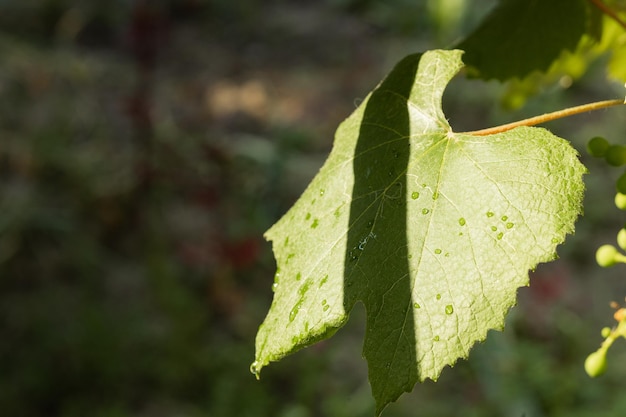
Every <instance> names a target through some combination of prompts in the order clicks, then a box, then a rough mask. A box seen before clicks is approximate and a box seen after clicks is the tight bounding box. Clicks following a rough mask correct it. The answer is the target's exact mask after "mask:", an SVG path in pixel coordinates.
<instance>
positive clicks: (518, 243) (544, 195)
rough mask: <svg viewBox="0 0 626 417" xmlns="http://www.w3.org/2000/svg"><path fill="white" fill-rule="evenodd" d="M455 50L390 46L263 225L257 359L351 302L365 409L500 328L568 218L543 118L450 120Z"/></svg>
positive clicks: (312, 337)
mask: <svg viewBox="0 0 626 417" xmlns="http://www.w3.org/2000/svg"><path fill="white" fill-rule="evenodd" d="M461 54H462V52H461V51H429V52H426V53H425V54H423V55H410V56H408V57H406V58H405V59H404V60H402V61H401V62H400V63H399V64H398V65H397V66H396V67H395V68H394V69H393V70H392V72H391V73H390V74H389V75H388V76H387V78H386V79H385V80H384V81H383V82H382V83H381V84H380V85H379V86H378V87H377V88H376V89H374V91H373V92H372V93H370V95H369V96H368V97H367V98H366V100H365V101H364V102H363V103H362V104H361V105H360V106H359V108H358V109H356V110H355V112H354V113H353V114H352V115H351V116H350V117H349V118H348V119H347V120H345V121H344V122H343V123H342V124H341V125H340V127H339V128H338V130H337V133H336V137H335V143H334V147H333V150H332V152H331V154H330V156H329V157H328V159H327V161H326V162H325V164H324V166H323V167H322V168H321V170H320V172H319V173H318V174H317V176H316V177H315V178H314V179H313V180H312V182H311V184H310V185H309V186H308V188H307V189H306V191H305V192H304V193H303V194H302V196H301V197H300V199H299V200H298V201H297V202H296V203H295V204H294V206H293V207H292V208H291V209H290V210H289V211H288V212H287V214H286V215H285V216H284V217H283V218H282V219H280V220H279V221H278V222H277V223H276V224H275V225H274V226H273V227H272V228H270V229H269V230H268V231H267V233H266V237H267V238H268V239H269V240H271V241H272V244H273V250H274V254H275V256H276V260H277V265H278V270H277V272H276V277H275V282H274V284H273V288H274V291H275V293H274V300H273V303H272V305H271V307H270V310H269V313H268V315H267V317H266V318H265V320H264V322H263V323H262V324H261V326H260V328H259V331H258V334H257V338H256V358H255V359H256V360H255V362H254V363H253V364H252V366H251V370H252V372H253V373H255V374H257V376H258V375H259V372H260V371H261V368H263V367H264V366H265V365H267V364H268V363H269V362H271V361H276V360H278V359H280V358H282V357H284V356H285V355H287V354H290V353H292V352H294V351H296V350H298V349H300V348H302V347H305V346H308V345H310V344H311V343H313V342H315V341H317V340H320V339H323V338H327V337H329V336H330V335H332V334H333V333H334V332H335V331H336V330H337V329H338V328H339V327H341V326H342V325H343V324H344V323H345V322H346V320H347V319H348V315H349V313H350V310H351V309H352V307H353V306H354V304H355V303H356V302H357V301H359V300H360V301H362V302H363V303H364V305H365V308H366V320H367V324H366V333H365V341H364V349H363V353H364V356H365V358H366V360H367V362H368V368H369V379H370V383H371V386H372V392H373V395H374V397H375V399H376V405H377V413H380V412H381V411H382V409H383V408H384V407H385V405H386V404H388V403H389V402H391V401H394V400H396V399H397V398H398V396H399V395H400V394H401V393H402V392H404V391H410V390H411V389H412V388H413V386H414V385H415V383H416V382H418V381H422V380H424V379H426V378H431V379H437V377H438V376H439V374H440V373H441V370H442V368H443V367H445V366H446V365H452V364H453V363H454V362H455V361H456V360H457V359H458V358H465V357H467V356H468V354H469V351H470V349H471V347H472V345H474V343H476V342H477V341H481V340H484V339H485V337H486V335H487V332H488V331H489V330H490V329H501V328H502V327H503V325H504V317H505V315H506V313H507V312H508V310H509V309H510V308H511V307H512V306H513V305H514V303H515V297H516V291H517V288H518V287H520V286H524V285H527V283H528V270H529V269H532V268H534V267H535V266H536V265H537V263H539V262H544V261H549V260H551V259H553V258H554V256H555V249H556V246H557V244H558V243H560V242H562V241H563V240H564V238H565V235H566V234H567V233H568V232H571V231H572V230H573V225H574V222H575V219H576V218H577V216H578V213H579V210H580V203H581V198H582V193H583V184H582V174H583V172H584V167H583V166H582V165H581V164H580V162H579V161H578V159H577V153H576V151H575V150H574V149H573V148H572V147H571V146H570V145H569V144H568V143H567V142H566V141H564V140H562V139H560V138H558V137H556V136H554V135H552V134H551V133H549V132H548V131H546V130H545V129H541V128H530V127H522V128H516V129H514V130H511V131H508V132H506V133H500V134H495V135H490V136H474V135H471V134H459V133H455V132H453V131H452V130H451V128H450V126H449V124H448V122H447V120H446V118H445V116H444V114H443V111H442V109H441V99H442V94H443V91H444V89H445V87H446V85H447V83H448V82H449V81H450V79H451V78H452V77H453V76H454V75H455V74H456V73H457V72H458V71H459V70H460V68H461V67H462V62H461Z"/></svg>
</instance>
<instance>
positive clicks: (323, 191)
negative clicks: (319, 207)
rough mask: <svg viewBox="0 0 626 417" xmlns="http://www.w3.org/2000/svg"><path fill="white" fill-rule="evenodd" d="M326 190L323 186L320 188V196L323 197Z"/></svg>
mask: <svg viewBox="0 0 626 417" xmlns="http://www.w3.org/2000/svg"><path fill="white" fill-rule="evenodd" d="M325 192H326V191H325V190H324V189H323V188H322V189H321V190H320V197H321V196H323V195H324V193H325Z"/></svg>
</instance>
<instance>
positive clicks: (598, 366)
mask: <svg viewBox="0 0 626 417" xmlns="http://www.w3.org/2000/svg"><path fill="white" fill-rule="evenodd" d="M585 372H587V375H589V376H590V377H592V378H595V377H597V376H600V375H602V374H603V373H605V372H606V351H605V350H603V349H598V350H597V351H595V352H593V353H592V354H590V355H589V356H587V359H585Z"/></svg>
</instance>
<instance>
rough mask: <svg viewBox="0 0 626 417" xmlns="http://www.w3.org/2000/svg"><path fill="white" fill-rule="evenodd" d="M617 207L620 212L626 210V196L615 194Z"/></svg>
mask: <svg viewBox="0 0 626 417" xmlns="http://www.w3.org/2000/svg"><path fill="white" fill-rule="evenodd" d="M615 206H617V208H618V209H620V210H626V194H622V193H617V194H615Z"/></svg>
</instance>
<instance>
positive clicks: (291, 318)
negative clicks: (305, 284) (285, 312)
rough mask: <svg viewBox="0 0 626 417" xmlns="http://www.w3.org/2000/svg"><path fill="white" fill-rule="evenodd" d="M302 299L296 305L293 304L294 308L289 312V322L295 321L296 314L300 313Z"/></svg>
mask: <svg viewBox="0 0 626 417" xmlns="http://www.w3.org/2000/svg"><path fill="white" fill-rule="evenodd" d="M301 304H302V301H298V302H297V303H296V305H295V306H293V308H292V309H291V311H290V312H289V322H290V323H291V322H292V321H294V320H295V319H296V316H297V315H298V313H299V312H300V307H301Z"/></svg>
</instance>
